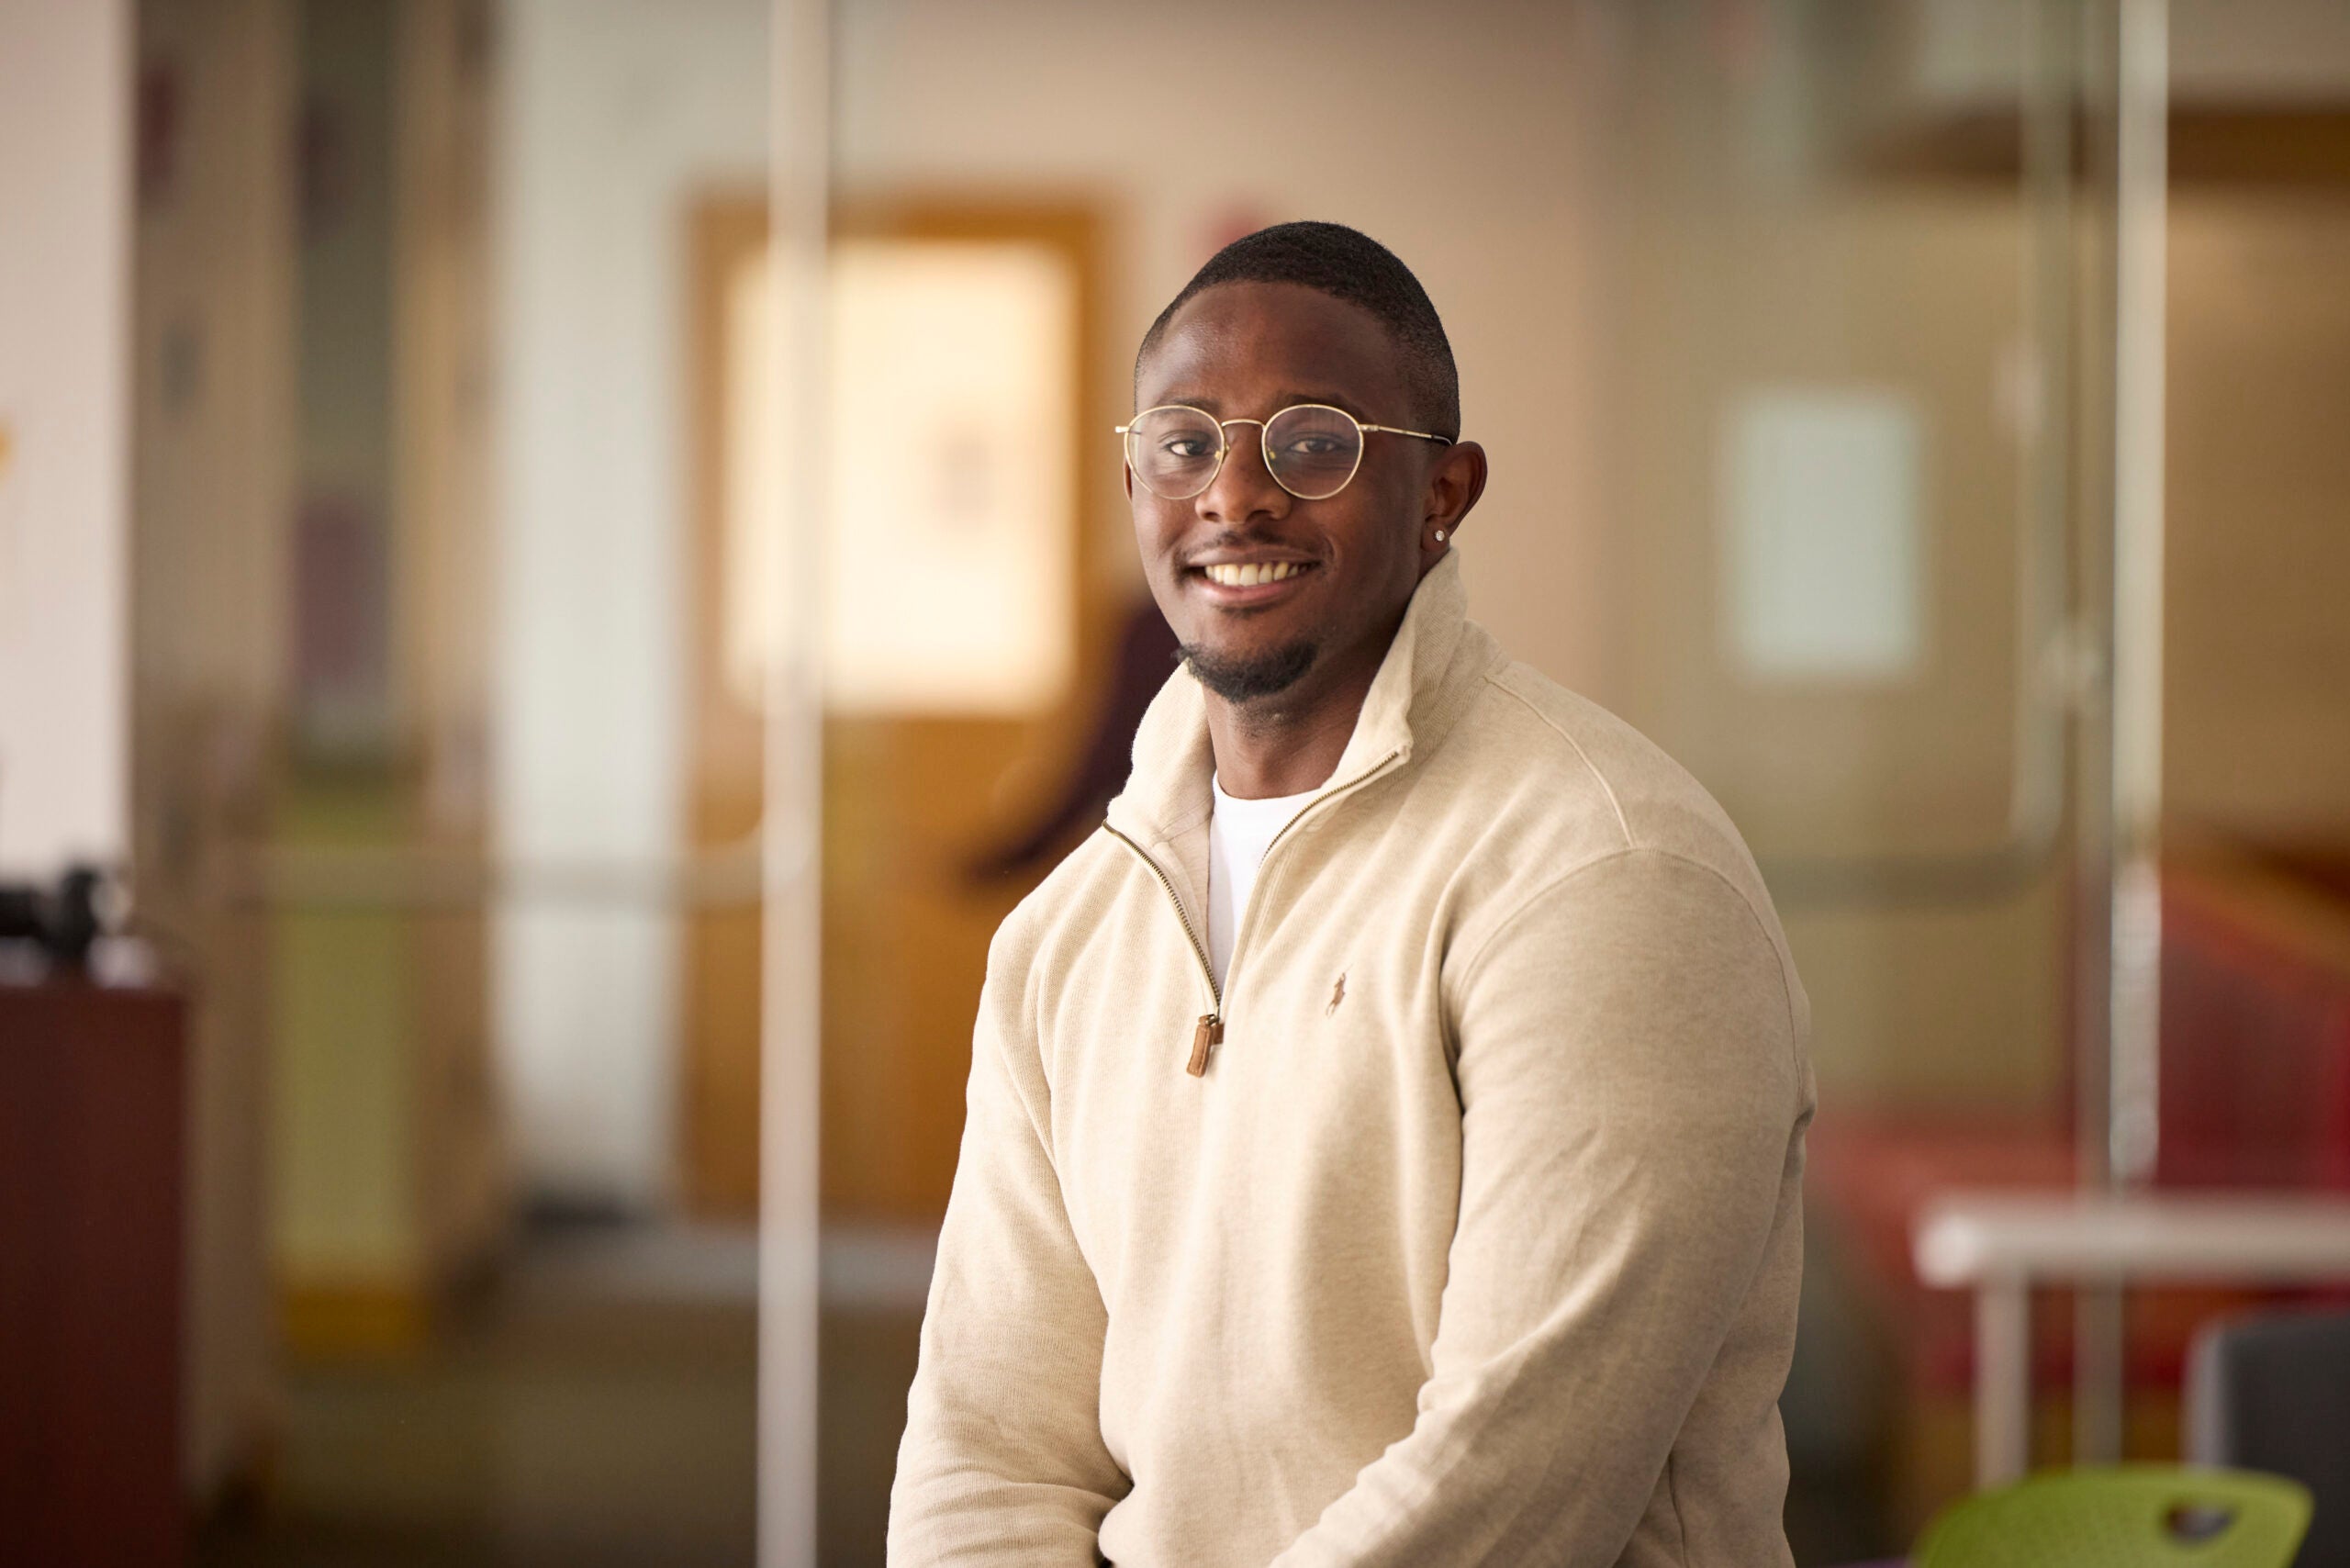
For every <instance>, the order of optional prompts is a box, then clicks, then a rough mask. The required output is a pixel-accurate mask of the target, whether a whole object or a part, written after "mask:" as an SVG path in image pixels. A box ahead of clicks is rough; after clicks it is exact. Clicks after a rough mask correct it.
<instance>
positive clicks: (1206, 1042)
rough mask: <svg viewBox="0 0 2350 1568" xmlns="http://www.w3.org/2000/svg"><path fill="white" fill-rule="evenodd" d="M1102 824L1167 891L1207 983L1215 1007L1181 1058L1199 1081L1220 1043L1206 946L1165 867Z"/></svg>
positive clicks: (1219, 999)
mask: <svg viewBox="0 0 2350 1568" xmlns="http://www.w3.org/2000/svg"><path fill="white" fill-rule="evenodd" d="M1102 827H1103V828H1104V829H1106V830H1107V831H1108V832H1109V834H1110V836H1111V837H1113V838H1114V839H1116V840H1117V841H1118V842H1119V843H1120V844H1123V845H1125V846H1126V847H1127V848H1128V849H1131V850H1133V851H1134V852H1135V858H1136V859H1137V860H1140V861H1141V862H1142V863H1143V864H1144V865H1146V866H1147V867H1149V868H1150V874H1151V875H1152V876H1154V877H1156V878H1158V885H1159V886H1160V887H1162V888H1165V889H1166V890H1167V902H1169V903H1171V904H1173V905H1174V906H1175V918H1176V919H1178V920H1180V921H1181V922H1182V923H1183V935H1184V937H1185V939H1186V940H1188V941H1189V942H1190V943H1191V944H1192V957H1193V958H1197V959H1199V961H1200V978H1201V979H1202V980H1205V981H1207V982H1208V1000H1209V1001H1211V1002H1214V1004H1215V1005H1214V1007H1212V1008H1211V1009H1209V1010H1208V1011H1207V1012H1205V1013H1203V1014H1200V1021H1199V1024H1198V1025H1196V1026H1195V1027H1194V1028H1193V1029H1192V1054H1191V1056H1190V1057H1189V1058H1186V1059H1185V1061H1184V1063H1183V1070H1184V1071H1185V1072H1188V1073H1190V1074H1191V1075H1192V1077H1193V1078H1203V1077H1205V1076H1206V1075H1207V1070H1208V1053H1209V1052H1210V1051H1212V1050H1214V1048H1215V1047H1217V1046H1218V1045H1220V1044H1222V1043H1223V1040H1224V993H1223V992H1222V991H1220V990H1218V989H1217V987H1216V983H1215V966H1214V964H1211V963H1209V962H1208V949H1207V944H1206V943H1204V942H1203V941H1201V940H1200V934H1199V933H1198V932H1197V931H1194V930H1192V917H1191V916H1190V915H1189V914H1188V913H1184V909H1183V901H1182V900H1181V898H1178V897H1177V896H1176V894H1175V883H1174V880H1173V879H1171V878H1169V876H1168V875H1167V870H1166V868H1164V867H1162V866H1160V865H1159V863H1158V861H1156V860H1154V859H1152V858H1151V857H1150V855H1149V853H1148V852H1147V851H1146V850H1145V849H1144V848H1143V846H1141V845H1139V844H1136V842H1135V841H1134V840H1133V839H1131V838H1128V837H1127V836H1126V835H1125V834H1123V833H1120V832H1119V831H1118V830H1117V829H1116V828H1115V827H1113V826H1112V825H1111V824H1110V823H1106V822H1105V823H1102Z"/></svg>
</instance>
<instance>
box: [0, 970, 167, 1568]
mask: <svg viewBox="0 0 2350 1568" xmlns="http://www.w3.org/2000/svg"><path fill="white" fill-rule="evenodd" d="M185 1061H186V1057H185V1007H184V1004H183V1002H182V999H181V998H180V996H179V995H178V994H177V993H176V992H174V991H169V990H164V989H154V988H127V987H126V988H117V987H106V986H98V985H94V984H92V983H90V982H89V981H87V980H82V979H79V978H60V979H46V978H44V979H9V978H7V977H6V976H0V1562H7V1563H20V1562H21V1563H27V1564H31V1563H59V1564H63V1563H72V1564H75V1565H77V1568H115V1565H117V1564H121V1565H124V1568H130V1565H133V1564H136V1565H138V1568H156V1565H165V1568H169V1565H173V1564H177V1563H180V1562H183V1561H185V1554H186V1544H185V1537H186V1520H185V1504H184V1502H183V1500H182V1499H183V1493H182V1489H181V1484H180V1442H179V1439H180V1417H179V1408H180V1314H181V1305H180V1303H181V1246H182V1240H181V1238H182V1228H181V1226H182V1219H181V1216H182V1209H183V1204H182V1201H181V1193H182V1185H183V1177H182V1172H183V1170H184V1166H183V1162H182V1141H181V1138H182V1132H181V1129H182V1126H183V1125H184V1108H185V1094H184V1091H185V1074H186V1065H185Z"/></svg>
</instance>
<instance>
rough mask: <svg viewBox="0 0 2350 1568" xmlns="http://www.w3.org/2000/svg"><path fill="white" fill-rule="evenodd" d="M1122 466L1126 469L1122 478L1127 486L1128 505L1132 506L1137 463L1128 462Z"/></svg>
mask: <svg viewBox="0 0 2350 1568" xmlns="http://www.w3.org/2000/svg"><path fill="white" fill-rule="evenodd" d="M1120 466H1121V467H1122V468H1123V469H1124V471H1125V472H1124V474H1123V475H1122V476H1121V478H1122V482H1123V483H1124V484H1125V487H1126V504H1127V505H1128V506H1132V505H1134V499H1135V465H1133V464H1131V463H1127V464H1122V465H1120Z"/></svg>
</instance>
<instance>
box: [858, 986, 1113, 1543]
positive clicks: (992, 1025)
mask: <svg viewBox="0 0 2350 1568" xmlns="http://www.w3.org/2000/svg"><path fill="white" fill-rule="evenodd" d="M999 945H1001V944H999ZM1022 991H1023V986H1022V984H1021V979H1020V977H1019V976H1018V975H1016V974H1009V973H1006V972H1002V970H1001V969H999V968H998V965H997V964H996V963H994V962H990V972H989V976H988V983H987V987H986V990H985V991H984V993H983V994H982V995H981V997H980V1001H979V1026H978V1028H977V1030H976V1032H975V1036H974V1039H973V1042H972V1048H971V1078H970V1087H969V1093H968V1109H967V1111H966V1113H965V1119H964V1124H963V1144H962V1151H961V1155H960V1157H959V1159H958V1160H957V1165H956V1169H955V1187H954V1192H953V1194H952V1196H951V1197H950V1198H949V1199H948V1201H947V1205H946V1222H945V1224H944V1226H942V1228H941V1230H940V1233H939V1239H938V1261H937V1264H936V1268H935V1270H934V1272H933V1274H932V1277H931V1286H930V1301H929V1305H928V1308H927V1310H926V1311H925V1312H924V1314H923V1326H922V1356H921V1361H920V1362H919V1365H918V1367H917V1369H916V1371H915V1373H914V1381H913V1387H912V1392H911V1394H909V1395H908V1398H907V1412H906V1430H905V1435H904V1437H903V1439H901V1442H900V1444H899V1448H898V1473H897V1478H896V1481H895V1483H894V1484H893V1485H892V1487H891V1489H890V1539H889V1561H890V1562H891V1563H892V1564H903V1565H905V1568H934V1565H946V1564H954V1565H957V1568H965V1565H968V1568H978V1565H979V1564H997V1563H1001V1564H1006V1565H1009V1564H1020V1565H1022V1568H1027V1565H1030V1564H1038V1565H1043V1568H1055V1565H1061V1564H1067V1565H1071V1568H1093V1565H1094V1564H1095V1563H1096V1562H1098V1561H1099V1554H1098V1551H1097V1549H1096V1545H1095V1538H1096V1535H1097V1533H1098V1532H1099V1530H1100V1529H1101V1524H1102V1516H1103V1515H1104V1514H1106V1513H1108V1512H1109V1510H1110V1507H1111V1506H1112V1505H1113V1503H1114V1502H1116V1501H1117V1500H1118V1498H1120V1497H1122V1496H1124V1495H1125V1493H1126V1491H1127V1490H1128V1488H1129V1485H1130V1483H1129V1482H1128V1480H1127V1478H1126V1476H1125V1473H1124V1472H1122V1471H1121V1470H1120V1469H1119V1468H1118V1465H1117V1462H1115V1461H1114V1460H1113V1459H1112V1458H1111V1456H1110V1453H1109V1451H1108V1450H1107V1449H1106V1448H1105V1447H1104V1446H1103V1444H1102V1430H1101V1419H1100V1414H1099V1408H1100V1400H1101V1369H1102V1336H1103V1334H1104V1332H1105V1330H1106V1327H1107V1323H1108V1318H1107V1315H1106V1314H1105V1312H1104V1310H1103V1308H1102V1296H1101V1292H1100V1290H1099V1288H1098V1287H1097V1286H1096V1284H1095V1282H1094V1279H1093V1274H1092V1271H1091V1269H1090V1268H1088V1267H1087V1265H1086V1262H1085V1260H1084V1258H1083V1257H1082V1256H1081V1255H1080V1252H1079V1250H1078V1244H1077V1238H1076V1237H1075V1235H1074V1234H1073V1233H1072V1232H1071V1230H1070V1228H1069V1215H1068V1213H1067V1211H1066V1209H1065V1208H1064V1206H1063V1204H1062V1200H1061V1191H1060V1182H1059V1179H1058V1177H1057V1175H1056V1173H1055V1171H1054V1168H1053V1162H1052V1158H1051V1154H1050V1144H1049V1142H1048V1140H1047V1136H1046V1135H1047V1129H1048V1127H1049V1126H1050V1122H1049V1114H1048V1097H1049V1091H1048V1090H1047V1088H1046V1081H1045V1076H1044V1070H1043V1068H1042V1066H1041V1064H1040V1062H1039V1060H1038V1057H1037V1052H1036V1045H1035V1036H1034V1033H1033V1031H1032V1030H1030V1029H1029V1028H1028V1026H1027V1025H1026V1021H1025V1018H1024V1005H1023V1003H1024V998H1023V995H1022Z"/></svg>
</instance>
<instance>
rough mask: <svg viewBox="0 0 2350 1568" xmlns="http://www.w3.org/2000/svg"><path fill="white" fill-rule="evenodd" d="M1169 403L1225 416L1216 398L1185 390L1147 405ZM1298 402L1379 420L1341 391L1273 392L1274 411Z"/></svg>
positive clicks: (1151, 406)
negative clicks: (1325, 406) (1315, 404)
mask: <svg viewBox="0 0 2350 1568" xmlns="http://www.w3.org/2000/svg"><path fill="white" fill-rule="evenodd" d="M1169 403H1181V404H1182V405H1184V406H1185V407H1186V408H1192V409H1199V410H1200V411H1201V412H1203V413H1207V414H1214V416H1215V417H1216V418H1217V419H1223V418H1225V412H1224V405H1223V403H1221V402H1220V401H1218V400H1217V399H1216V398H1203V397H1196V396H1192V395H1191V394H1188V393H1183V392H1169V393H1165V394H1163V395H1162V396H1160V397H1159V398H1158V401H1157V402H1155V403H1151V404H1148V405H1147V407H1150V408H1158V407H1162V406H1164V405H1166V404H1169ZM1298 403H1325V404H1327V405H1328V406H1329V407H1331V408H1333V409H1345V410H1346V411H1347V412H1348V413H1349V414H1352V415H1353V416H1354V417H1355V418H1356V419H1358V420H1361V421H1362V422H1363V423H1365V424H1373V423H1376V422H1377V421H1376V420H1372V419H1371V416H1370V415H1369V414H1367V413H1365V412H1364V411H1363V409H1362V405H1360V404H1359V403H1357V402H1356V401H1355V400H1354V399H1353V398H1349V397H1348V396H1346V395H1345V394H1344V393H1341V392H1331V391H1321V392H1306V391H1299V390H1296V389H1290V390H1285V391H1281V392H1276V393H1274V394H1273V411H1274V412H1275V413H1279V412H1280V411H1281V409H1287V408H1290V407H1292V406H1293V405H1295V404H1298Z"/></svg>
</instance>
